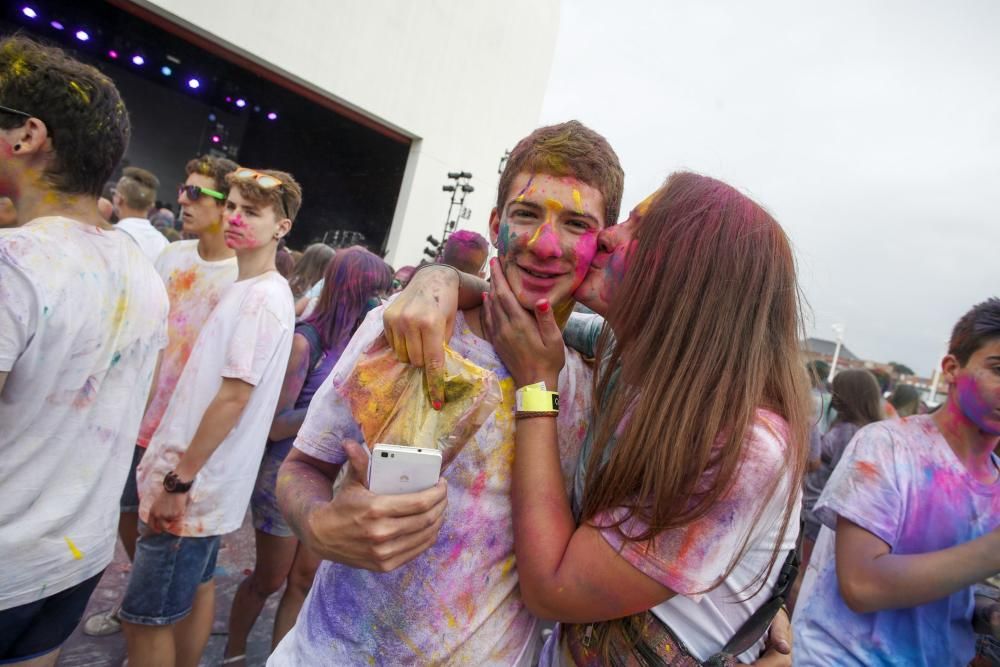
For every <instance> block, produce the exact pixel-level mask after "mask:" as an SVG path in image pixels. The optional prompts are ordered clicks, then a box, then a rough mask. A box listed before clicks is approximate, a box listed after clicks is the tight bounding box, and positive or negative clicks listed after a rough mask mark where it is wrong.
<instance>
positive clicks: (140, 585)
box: [118, 521, 222, 625]
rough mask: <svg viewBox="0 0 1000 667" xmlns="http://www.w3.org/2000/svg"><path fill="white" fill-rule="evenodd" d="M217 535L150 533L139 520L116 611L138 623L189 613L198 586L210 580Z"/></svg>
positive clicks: (171, 620) (158, 621)
mask: <svg viewBox="0 0 1000 667" xmlns="http://www.w3.org/2000/svg"><path fill="white" fill-rule="evenodd" d="M221 539H222V538H221V536H219V535H212V536H211V537H178V536H177V535H171V534H170V533H154V532H153V531H151V530H150V528H149V526H147V525H146V524H145V522H143V521H140V522H139V541H138V542H137V543H136V545H135V562H134V563H132V576H131V577H130V578H129V580H128V588H127V589H126V590H125V598H124V599H123V600H122V608H121V611H120V612H118V615H119V616H120V617H121V619H122V620H124V621H128V622H129V623H136V624H138V625H170V624H172V623H176V622H177V621H179V620H181V619H182V618H184V617H185V616H187V615H188V614H190V613H191V607H192V605H193V604H194V596H195V593H197V591H198V586H199V585H201V584H204V583H207V582H209V581H211V580H212V577H213V575H214V574H215V561H216V559H217V558H218V556H219V542H220V541H221Z"/></svg>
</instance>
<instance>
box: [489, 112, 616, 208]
mask: <svg viewBox="0 0 1000 667" xmlns="http://www.w3.org/2000/svg"><path fill="white" fill-rule="evenodd" d="M522 172H528V173H540V174H550V175H552V176H574V177H576V178H578V179H580V180H581V181H583V182H584V183H586V184H587V185H590V186H591V187H594V188H597V190H598V191H600V193H601V195H603V197H604V224H606V225H613V224H615V223H616V222H618V212H619V210H620V209H621V204H622V189H623V188H624V187H625V172H624V171H623V170H622V166H621V163H619V161H618V155H617V154H616V153H615V151H614V150H613V149H612V148H611V144H609V143H608V140H607V139H605V138H604V137H602V136H601V135H599V134H598V133H597V132H594V131H593V130H591V129H590V128H589V127H587V126H586V125H584V124H583V123H581V122H580V121H578V120H571V121H568V122H565V123H560V124H558V125H549V126H547V127H540V128H538V129H537V130H535V131H534V132H532V133H531V134H529V135H528V136H526V137H525V138H524V139H521V141H519V142H517V146H514V150H512V151H511V152H510V155H509V156H508V157H507V164H506V166H504V170H503V173H502V174H501V175H500V184H499V186H498V187H497V211H500V212H503V207H504V204H505V203H506V202H507V195H508V194H509V191H510V186H511V183H513V182H514V179H515V178H516V177H517V175H518V174H520V173H522Z"/></svg>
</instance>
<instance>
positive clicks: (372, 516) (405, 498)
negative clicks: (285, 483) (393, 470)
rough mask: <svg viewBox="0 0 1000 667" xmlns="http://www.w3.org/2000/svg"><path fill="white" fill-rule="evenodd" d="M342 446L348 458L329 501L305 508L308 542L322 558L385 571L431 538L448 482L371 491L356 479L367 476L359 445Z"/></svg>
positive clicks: (436, 528) (365, 459)
mask: <svg viewBox="0 0 1000 667" xmlns="http://www.w3.org/2000/svg"><path fill="white" fill-rule="evenodd" d="M344 447H345V449H346V451H347V456H348V459H349V461H350V470H348V472H347V479H346V480H344V484H343V485H342V486H341V487H340V489H339V490H338V491H337V492H336V495H334V497H333V499H332V500H331V501H330V502H329V503H327V504H325V505H320V506H318V507H317V508H316V509H315V510H313V511H312V512H311V513H310V515H309V518H308V524H309V534H310V535H309V536H310V538H311V539H309V543H308V546H309V547H310V548H311V549H312V550H313V551H314V552H315V553H316V554H318V555H319V556H320V557H321V558H323V559H324V560H332V561H336V562H338V563H343V564H345V565H350V566H351V567H357V568H362V569H365V570H372V571H373V572H389V571H391V570H394V569H396V568H398V567H399V566H401V565H405V564H406V563H408V562H410V561H411V560H413V559H414V558H416V557H417V556H419V555H420V554H422V553H423V552H424V551H426V550H427V549H429V548H430V547H431V546H432V545H433V544H434V543H435V542H436V541H437V538H438V532H439V531H440V530H441V525H442V524H443V523H444V511H445V508H446V507H447V506H448V485H447V483H446V482H445V480H444V479H443V478H442V479H440V480H438V483H437V484H435V485H434V486H433V487H431V488H430V489H427V490H425V491H420V492H418V493H407V494H401V495H393V496H379V495H375V494H374V493H372V492H371V491H369V490H368V489H367V487H366V486H365V485H364V483H363V482H362V480H363V479H365V478H366V477H367V475H368V456H367V455H366V454H365V452H364V450H363V449H362V445H359V444H358V443H356V442H353V441H347V442H346V443H345V445H344Z"/></svg>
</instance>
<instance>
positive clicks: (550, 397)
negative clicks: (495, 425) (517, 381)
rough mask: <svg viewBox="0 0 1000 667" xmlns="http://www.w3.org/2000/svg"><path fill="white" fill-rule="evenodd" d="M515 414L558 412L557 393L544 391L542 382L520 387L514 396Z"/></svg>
mask: <svg viewBox="0 0 1000 667" xmlns="http://www.w3.org/2000/svg"><path fill="white" fill-rule="evenodd" d="M514 403H515V410H516V411H517V412H558V411H559V392H556V391H546V387H545V383H544V382H536V383H535V384H529V385H528V386H526V387H521V388H520V389H518V390H517V392H515V394H514Z"/></svg>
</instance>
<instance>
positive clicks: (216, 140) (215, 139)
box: [212, 134, 222, 144]
mask: <svg viewBox="0 0 1000 667" xmlns="http://www.w3.org/2000/svg"><path fill="white" fill-rule="evenodd" d="M221 141H222V137H220V136H219V135H217V134H213V135H212V143H213V144H217V143H220V142H221Z"/></svg>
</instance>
